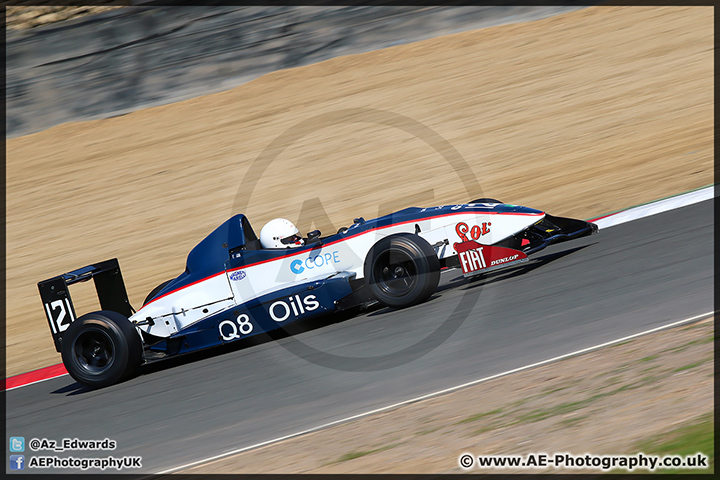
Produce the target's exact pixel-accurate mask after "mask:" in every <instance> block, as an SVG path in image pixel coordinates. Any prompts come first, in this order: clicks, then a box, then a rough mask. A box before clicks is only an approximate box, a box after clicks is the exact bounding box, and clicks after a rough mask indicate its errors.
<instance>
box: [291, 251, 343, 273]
mask: <svg viewBox="0 0 720 480" xmlns="http://www.w3.org/2000/svg"><path fill="white" fill-rule="evenodd" d="M339 262H340V252H338V251H337V250H335V251H334V252H332V253H321V254H319V255H315V256H314V257H308V258H306V259H305V260H300V259H296V260H293V261H292V262H291V263H290V271H292V272H293V273H295V274H299V273H302V272H304V271H305V270H312V269H313V268H320V267H322V266H325V265H331V264H335V263H339Z"/></svg>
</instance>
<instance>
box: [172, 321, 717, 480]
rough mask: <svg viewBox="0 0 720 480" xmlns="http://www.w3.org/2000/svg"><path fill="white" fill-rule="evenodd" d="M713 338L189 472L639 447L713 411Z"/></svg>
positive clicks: (530, 377)
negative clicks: (467, 454)
mask: <svg viewBox="0 0 720 480" xmlns="http://www.w3.org/2000/svg"><path fill="white" fill-rule="evenodd" d="M713 337H714V320H713V319H709V320H705V321H702V322H699V323H695V324H691V325H688V326H683V327H676V328H673V329H669V330H665V331H661V332H658V333H654V334H650V335H646V336H643V337H639V338H636V339H633V340H630V341H628V342H625V343H621V344H618V345H615V346H610V347H605V348H602V349H600V350H597V351H594V352H590V353H586V354H583V355H580V356H577V357H572V358H570V359H565V360H562V361H559V362H556V363H552V364H549V365H545V366H542V367H537V368H533V369H530V370H527V371H524V372H520V373H515V374H512V375H510V376H506V377H501V378H497V379H494V380H490V381H487V382H484V383H480V384H477V385H474V386H472V387H468V388H464V389H462V390H459V391H456V392H453V393H449V394H445V395H442V396H438V397H435V398H432V399H429V400H424V401H420V402H417V403H413V404H410V405H406V406H403V407H399V408H396V409H394V410H391V411H388V412H383V413H379V414H376V415H372V416H368V417H365V418H362V419H359V420H355V421H352V422H349V423H347V424H343V425H339V426H335V427H332V428H328V429H325V430H321V431H318V432H315V433H310V434H306V435H303V436H300V437H297V438H295V439H291V440H286V441H283V442H280V443H277V444H273V445H270V446H267V447H263V448H259V449H256V450H252V451H249V452H246V453H242V454H239V455H235V456H232V457H228V458H225V459H222V460H217V461H215V462H211V463H208V464H204V465H199V466H196V467H194V468H191V469H188V470H185V471H184V472H183V473H202V474H207V473H454V472H462V471H464V470H463V469H462V468H460V466H459V465H458V459H459V457H460V455H461V454H463V453H470V454H472V455H475V456H477V455H527V454H529V453H547V454H550V455H551V456H552V455H553V454H555V453H563V452H568V453H571V454H574V455H584V454H586V453H591V454H596V455H604V454H616V455H632V454H636V453H638V450H637V444H639V443H641V442H644V441H646V440H647V439H649V438H652V437H654V436H656V435H662V434H664V433H666V432H668V431H670V430H672V429H673V428H675V427H677V426H678V425H682V424H687V423H692V422H693V421H694V420H695V419H698V418H699V417H702V416H703V415H704V414H707V413H708V412H713V408H714V402H713V398H714V388H713V371H714V355H713V353H714V351H713ZM704 453H705V454H708V455H709V454H711V453H712V452H704ZM468 471H469V472H471V473H601V471H600V470H579V469H555V468H545V469H542V468H540V469H535V468H526V469H521V468H514V469H511V468H507V469H480V468H478V467H477V466H476V467H475V468H472V469H469V470H468ZM699 473H712V472H707V471H702V472H699Z"/></svg>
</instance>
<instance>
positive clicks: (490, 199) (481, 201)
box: [469, 198, 503, 203]
mask: <svg viewBox="0 0 720 480" xmlns="http://www.w3.org/2000/svg"><path fill="white" fill-rule="evenodd" d="M469 203H503V202H501V201H500V200H495V199H494V198H478V199H477V200H473V201H472V202H469Z"/></svg>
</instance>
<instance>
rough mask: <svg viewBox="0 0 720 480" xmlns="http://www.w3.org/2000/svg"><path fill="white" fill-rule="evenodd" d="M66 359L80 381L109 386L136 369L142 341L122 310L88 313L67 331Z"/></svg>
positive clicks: (73, 376)
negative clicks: (122, 313)
mask: <svg viewBox="0 0 720 480" xmlns="http://www.w3.org/2000/svg"><path fill="white" fill-rule="evenodd" d="M62 359H63V363H64V364H65V368H66V369H67V371H68V373H69V374H70V376H71V377H72V378H74V379H75V380H76V381H77V382H78V383H81V384H83V385H85V386H87V387H91V388H101V387H106V386H108V385H112V384H114V383H117V382H119V381H120V380H122V379H124V378H126V377H128V376H130V375H131V374H132V373H133V372H134V371H135V369H136V368H137V367H138V365H139V364H140V362H141V360H142V341H141V339H140V335H139V334H138V333H137V331H136V330H135V327H134V326H133V324H132V323H130V321H129V320H128V319H127V318H125V317H124V316H122V315H120V314H119V313H117V312H112V311H109V310H102V311H99V312H93V313H88V314H86V315H83V316H81V317H80V318H78V319H77V320H75V321H74V322H73V323H72V324H70V326H69V327H68V329H67V330H66V331H65V334H64V335H63V337H62Z"/></svg>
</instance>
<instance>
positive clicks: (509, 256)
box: [38, 198, 597, 388]
mask: <svg viewBox="0 0 720 480" xmlns="http://www.w3.org/2000/svg"><path fill="white" fill-rule="evenodd" d="M595 232H597V226H596V225H594V224H592V223H588V222H585V221H582V220H575V219H570V218H562V217H554V216H551V215H548V214H546V213H545V212H542V211H540V210H535V209H532V208H528V207H523V206H518V205H509V204H504V203H501V202H499V201H496V200H493V199H486V198H483V199H478V200H475V201H473V202H471V203H467V204H456V205H446V206H439V207H431V208H406V209H404V210H400V211H398V212H395V213H393V214H390V215H386V216H382V217H379V218H376V219H373V220H368V221H365V220H364V219H362V218H357V219H355V221H354V223H353V224H352V225H351V226H350V227H349V228H341V229H340V230H339V231H338V233H336V234H334V235H329V236H326V237H322V236H320V232H319V231H317V230H316V231H314V232H310V233H309V234H308V236H307V238H301V237H300V236H299V232H297V229H296V228H295V227H294V226H293V225H292V224H291V223H290V222H289V221H287V220H283V219H276V220H273V221H272V222H270V223H268V224H267V225H266V226H265V227H264V228H263V229H262V231H261V234H260V238H258V236H257V235H256V234H255V232H254V231H253V228H252V227H251V226H250V222H249V221H248V219H247V218H246V217H245V216H244V215H241V214H240V215H235V216H233V217H232V218H230V219H228V220H227V221H226V222H224V223H223V224H222V225H220V226H219V227H218V228H216V229H215V230H214V231H213V232H212V233H211V234H210V235H208V236H207V237H206V238H205V239H204V240H202V241H201V242H200V243H199V244H198V245H197V246H195V248H193V249H192V251H191V252H190V253H189V255H188V257H187V264H186V268H185V271H184V272H182V273H181V274H180V275H178V276H177V277H176V278H174V279H172V280H169V281H167V282H165V283H162V284H160V285H158V286H157V287H156V288H155V289H154V290H153V291H152V292H150V294H149V295H148V296H147V298H146V299H145V302H144V304H143V306H142V307H141V308H140V309H139V310H137V311H135V310H134V309H133V308H132V306H131V305H130V302H129V300H128V296H127V293H126V290H125V285H124V282H123V279H122V274H121V272H120V267H119V264H118V261H117V259H111V260H106V261H104V262H100V263H97V264H93V265H89V266H86V267H83V268H80V269H78V270H74V271H72V272H68V273H65V274H62V275H59V276H56V277H53V278H50V279H48V280H44V281H41V282H39V283H38V288H39V290H40V296H41V298H42V301H43V306H44V310H45V314H46V316H47V319H48V322H49V323H50V329H51V331H52V335H53V338H54V341H55V347H56V349H57V351H58V352H61V353H62V359H63V363H64V364H65V367H66V368H67V370H68V372H69V373H70V375H71V376H72V377H73V378H74V379H75V380H76V381H78V382H79V383H81V384H83V385H86V386H88V387H94V388H97V387H103V386H107V385H111V384H113V383H117V382H118V381H121V380H122V379H124V378H127V377H129V376H130V375H132V374H133V373H134V372H135V371H136V369H137V367H138V366H140V365H141V364H144V363H150V362H153V361H156V360H159V359H163V358H168V357H172V356H175V355H180V354H184V353H189V352H193V351H197V350H200V349H205V348H209V347H214V346H219V345H223V344H226V343H229V342H235V341H238V340H240V339H244V338H247V337H249V336H252V335H257V334H259V333H264V332H270V331H273V330H276V329H281V328H284V326H286V325H288V324H290V323H292V322H296V321H299V320H306V319H311V318H313V317H317V316H319V315H327V314H332V313H333V312H337V311H341V310H345V309H348V308H352V307H357V306H361V305H367V304H370V303H374V302H379V303H380V304H382V305H385V306H387V307H391V308H403V307H408V306H411V305H415V304H418V303H420V302H423V301H424V300H426V299H427V298H428V297H430V296H431V295H432V294H433V293H434V292H435V290H436V288H437V286H438V282H439V279H440V271H441V269H442V268H445V267H449V268H461V269H462V271H463V274H464V275H465V276H474V275H481V274H484V273H486V272H488V271H491V270H494V269H498V268H505V267H508V266H511V265H516V264H518V263H521V262H525V261H527V260H528V258H527V256H528V255H530V254H532V253H534V252H537V251H538V250H541V249H543V248H545V247H546V246H548V245H550V244H552V243H556V242H560V241H566V240H571V239H575V238H579V237H583V236H586V235H590V234H592V233H595ZM91 278H92V279H93V280H94V282H95V287H96V291H97V294H98V299H99V301H100V306H101V308H102V310H101V311H97V312H92V313H87V314H85V315H82V316H80V317H76V314H75V310H74V307H73V304H72V301H71V298H70V294H69V291H68V286H69V285H72V284H74V283H78V282H83V281H87V280H90V279H91Z"/></svg>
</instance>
